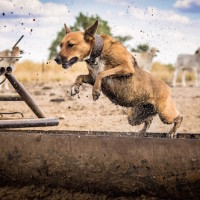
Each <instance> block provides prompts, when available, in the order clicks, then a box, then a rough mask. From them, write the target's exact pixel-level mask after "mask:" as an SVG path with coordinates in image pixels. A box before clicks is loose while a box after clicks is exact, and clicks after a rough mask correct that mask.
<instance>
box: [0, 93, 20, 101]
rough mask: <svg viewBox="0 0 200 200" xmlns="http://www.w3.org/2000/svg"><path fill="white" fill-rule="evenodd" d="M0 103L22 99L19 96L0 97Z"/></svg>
mask: <svg viewBox="0 0 200 200" xmlns="http://www.w3.org/2000/svg"><path fill="white" fill-rule="evenodd" d="M0 101H23V99H22V98H21V97H20V96H19V95H15V94H14V95H6V94H1V95H0Z"/></svg>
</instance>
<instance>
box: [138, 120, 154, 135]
mask: <svg viewBox="0 0 200 200" xmlns="http://www.w3.org/2000/svg"><path fill="white" fill-rule="evenodd" d="M152 121H153V117H152V116H151V117H148V118H147V119H146V120H145V121H144V127H143V128H142V130H141V131H139V132H138V134H139V135H141V136H144V137H146V136H147V134H146V132H147V130H148V129H149V128H150V126H151V123H152Z"/></svg>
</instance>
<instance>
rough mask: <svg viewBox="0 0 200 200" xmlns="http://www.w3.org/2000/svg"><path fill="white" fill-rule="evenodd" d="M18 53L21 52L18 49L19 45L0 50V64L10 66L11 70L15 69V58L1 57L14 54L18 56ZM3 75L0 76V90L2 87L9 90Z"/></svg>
mask: <svg viewBox="0 0 200 200" xmlns="http://www.w3.org/2000/svg"><path fill="white" fill-rule="evenodd" d="M20 53H22V51H20V49H19V47H14V48H12V50H5V51H1V52H0V66H1V67H8V66H10V67H12V70H13V71H14V70H15V67H16V62H17V61H18V59H17V58H1V56H2V57H4V56H14V57H18V56H19V55H20ZM4 80H5V76H4V75H2V76H0V91H1V90H2V89H3V87H4V88H5V90H9V86H8V81H7V79H6V80H5V81H4Z"/></svg>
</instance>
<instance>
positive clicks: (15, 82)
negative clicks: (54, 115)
mask: <svg viewBox="0 0 200 200" xmlns="http://www.w3.org/2000/svg"><path fill="white" fill-rule="evenodd" d="M5 76H6V78H7V79H8V80H9V82H10V83H11V85H12V86H13V87H14V88H15V90H16V91H17V93H18V94H19V95H20V96H21V98H22V99H23V100H24V101H25V102H26V104H27V105H28V106H29V107H30V109H31V110H32V111H33V112H34V113H35V115H36V116H37V117H38V118H45V117H46V115H45V113H44V112H43V111H42V109H41V108H40V107H39V106H38V105H37V103H36V102H35V101H34V99H33V98H32V97H31V95H30V94H29V93H28V91H27V90H26V89H25V88H24V86H23V85H22V84H21V83H20V82H19V81H18V80H17V79H16V78H15V77H14V76H13V75H12V73H6V74H5Z"/></svg>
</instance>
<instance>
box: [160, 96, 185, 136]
mask: <svg viewBox="0 0 200 200" xmlns="http://www.w3.org/2000/svg"><path fill="white" fill-rule="evenodd" d="M157 106H158V108H157V109H158V114H159V117H160V119H161V120H162V122H163V123H165V124H172V123H174V126H173V128H172V129H171V130H170V131H169V134H168V137H169V138H174V137H176V135H177V133H176V132H177V129H178V128H179V127H180V125H181V122H182V120H183V117H181V116H180V115H179V112H178V110H177V109H176V107H175V104H174V101H173V99H172V98H171V96H168V98H167V99H166V100H165V101H163V100H162V101H161V102H160V103H159V104H158V105H157Z"/></svg>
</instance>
